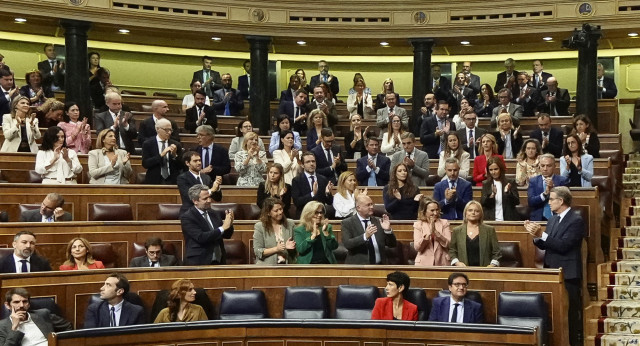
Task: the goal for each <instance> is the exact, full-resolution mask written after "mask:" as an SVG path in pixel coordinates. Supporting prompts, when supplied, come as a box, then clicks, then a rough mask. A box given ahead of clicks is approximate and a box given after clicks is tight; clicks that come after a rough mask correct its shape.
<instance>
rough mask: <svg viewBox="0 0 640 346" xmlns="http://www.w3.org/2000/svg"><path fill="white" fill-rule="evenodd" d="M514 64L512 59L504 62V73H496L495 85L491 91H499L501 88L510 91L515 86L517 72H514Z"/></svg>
mask: <svg viewBox="0 0 640 346" xmlns="http://www.w3.org/2000/svg"><path fill="white" fill-rule="evenodd" d="M515 67H516V62H515V60H513V59H512V58H508V59H507V60H505V61H504V71H502V72H500V73H498V75H497V76H496V85H495V86H494V87H493V90H494V91H496V90H500V89H502V88H507V89H511V88H512V87H513V86H514V85H515V84H516V82H517V81H516V78H517V76H518V71H516V70H515Z"/></svg>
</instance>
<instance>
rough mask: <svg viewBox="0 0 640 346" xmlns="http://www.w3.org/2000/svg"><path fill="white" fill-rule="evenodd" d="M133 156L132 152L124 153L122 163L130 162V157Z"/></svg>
mask: <svg viewBox="0 0 640 346" xmlns="http://www.w3.org/2000/svg"><path fill="white" fill-rule="evenodd" d="M130 158H131V154H130V153H127V154H126V155H124V158H123V159H122V163H127V162H129V159H130Z"/></svg>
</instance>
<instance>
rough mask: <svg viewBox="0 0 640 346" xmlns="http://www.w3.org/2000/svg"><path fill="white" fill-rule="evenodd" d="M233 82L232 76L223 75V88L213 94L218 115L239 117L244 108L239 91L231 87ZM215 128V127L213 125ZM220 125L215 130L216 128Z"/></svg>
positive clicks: (214, 107)
mask: <svg viewBox="0 0 640 346" xmlns="http://www.w3.org/2000/svg"><path fill="white" fill-rule="evenodd" d="M232 83H233V80H232V78H231V75H230V74H228V73H225V74H223V75H222V88H220V89H218V90H216V91H214V92H213V109H214V110H215V112H216V114H221V115H230V116H237V115H238V114H240V111H241V110H242V109H243V108H244V103H243V102H242V98H241V97H240V94H238V91H237V90H236V89H234V88H232V87H231V85H232ZM212 126H213V125H212ZM217 126H218V123H217V121H216V124H215V126H214V127H213V128H216V127H217Z"/></svg>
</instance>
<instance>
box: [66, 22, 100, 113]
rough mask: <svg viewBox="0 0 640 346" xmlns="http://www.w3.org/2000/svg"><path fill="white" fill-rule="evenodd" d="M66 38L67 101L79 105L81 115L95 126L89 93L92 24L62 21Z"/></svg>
mask: <svg viewBox="0 0 640 346" xmlns="http://www.w3.org/2000/svg"><path fill="white" fill-rule="evenodd" d="M60 25H61V26H62V27H63V28H64V30H65V31H64V37H65V50H66V55H65V61H66V62H65V64H66V75H65V83H64V90H65V101H74V102H77V103H78V108H80V115H81V116H84V117H88V118H89V124H93V107H92V105H91V96H90V92H89V61H88V59H87V31H88V30H89V28H91V23H90V22H85V21H80V20H71V19H61V20H60Z"/></svg>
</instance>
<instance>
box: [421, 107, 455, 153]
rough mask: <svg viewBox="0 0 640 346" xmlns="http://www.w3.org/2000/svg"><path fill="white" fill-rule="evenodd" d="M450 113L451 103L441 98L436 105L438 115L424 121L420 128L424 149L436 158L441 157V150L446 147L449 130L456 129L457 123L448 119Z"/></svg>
mask: <svg viewBox="0 0 640 346" xmlns="http://www.w3.org/2000/svg"><path fill="white" fill-rule="evenodd" d="M448 114H449V104H448V103H447V101H442V100H441V101H438V104H437V105H436V116H435V117H431V118H427V119H425V120H424V121H423V122H422V128H421V129H420V142H421V143H422V149H423V150H424V151H426V152H427V154H429V157H432V158H434V159H435V158H437V157H440V152H441V151H442V150H444V148H445V147H446V145H445V141H446V140H447V135H448V134H449V132H451V131H455V130H456V124H454V123H453V122H451V121H450V120H447V115H448Z"/></svg>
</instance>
